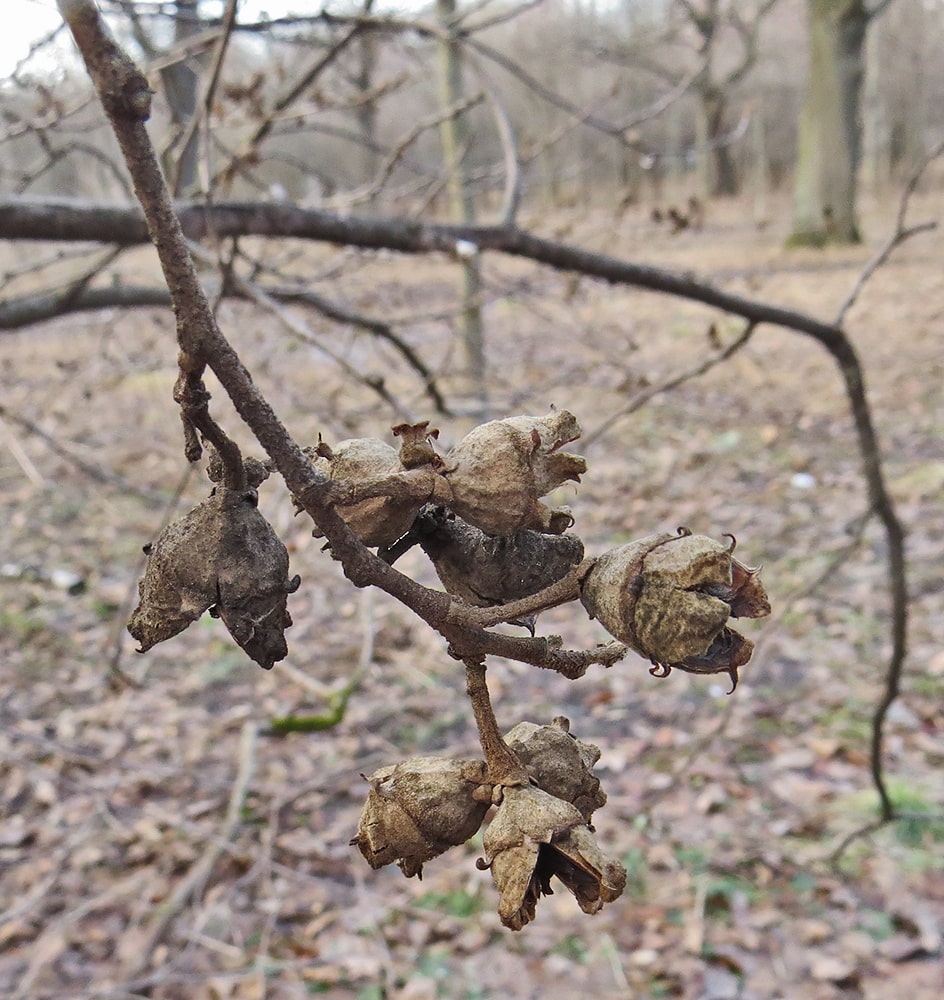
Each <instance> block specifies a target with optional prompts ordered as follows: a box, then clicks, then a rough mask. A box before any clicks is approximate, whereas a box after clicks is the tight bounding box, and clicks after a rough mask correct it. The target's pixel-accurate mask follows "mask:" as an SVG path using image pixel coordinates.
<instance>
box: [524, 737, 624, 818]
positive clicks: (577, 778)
mask: <svg viewBox="0 0 944 1000" xmlns="http://www.w3.org/2000/svg"><path fill="white" fill-rule="evenodd" d="M568 727H569V723H568V722H567V720H566V719H555V720H554V723H553V724H552V725H550V726H539V725H537V724H536V723H533V722H519V723H518V725H517V726H515V727H514V729H512V730H511V731H510V732H508V733H506V734H505V742H506V743H507V744H508V746H509V747H510V748H511V749H512V750H514V752H515V753H516V754H517V755H518V760H520V761H521V763H522V764H523V765H524V767H525V769H526V770H527V772H528V774H529V775H530V776H531V780H532V781H533V782H534V783H535V784H536V785H537V786H538V788H540V789H542V790H543V791H545V792H547V793H548V794H549V795H553V796H554V797H555V798H558V799H563V800H564V801H565V802H570V803H571V804H572V805H574V806H576V807H577V809H578V810H579V811H580V814H581V816H583V818H584V821H585V822H586V823H589V822H590V820H591V818H592V816H593V813H594V811H595V810H597V809H600V808H602V807H603V806H604V805H605V804H606V793H605V792H604V791H603V789H602V788H601V787H600V779H599V778H597V777H596V775H594V774H593V767H594V765H595V764H596V762H597V761H598V760H599V759H600V749H599V747H595V746H593V744H591V743H583V742H582V741H581V740H578V739H577V738H576V737H575V736H572V735H571V734H570V732H569V731H568Z"/></svg>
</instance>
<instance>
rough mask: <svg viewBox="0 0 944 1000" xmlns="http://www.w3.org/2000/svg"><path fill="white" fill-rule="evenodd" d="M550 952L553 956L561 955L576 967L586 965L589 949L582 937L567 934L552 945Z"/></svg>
mask: <svg viewBox="0 0 944 1000" xmlns="http://www.w3.org/2000/svg"><path fill="white" fill-rule="evenodd" d="M551 952H552V953H553V954H554V955H563V957H564V958H566V959H568V960H569V961H571V962H574V963H576V964H577V965H586V964H587V961H588V955H589V952H590V949H589V948H588V947H587V943H586V941H584V939H583V938H582V937H580V936H579V935H577V934H568V935H567V936H566V937H564V938H562V939H561V940H560V941H558V942H557V944H556V945H554V947H553V948H552V949H551Z"/></svg>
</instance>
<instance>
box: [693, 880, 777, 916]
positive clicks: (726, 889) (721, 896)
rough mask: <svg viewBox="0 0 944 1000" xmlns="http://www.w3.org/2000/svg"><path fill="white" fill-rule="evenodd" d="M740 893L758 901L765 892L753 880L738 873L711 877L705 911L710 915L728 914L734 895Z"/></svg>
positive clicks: (706, 895)
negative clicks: (741, 876) (750, 880)
mask: <svg viewBox="0 0 944 1000" xmlns="http://www.w3.org/2000/svg"><path fill="white" fill-rule="evenodd" d="M739 895H740V896H744V897H745V898H746V899H747V900H748V901H749V902H757V900H758V899H760V897H761V896H762V895H763V894H762V893H761V892H760V890H759V889H758V888H757V887H756V886H755V885H754V884H753V883H752V882H749V881H747V880H746V879H743V878H740V877H739V876H737V875H722V876H720V877H717V878H712V879H710V880H709V882H708V885H707V888H706V889H705V913H706V914H707V915H708V916H709V917H725V916H727V915H728V914H730V912H731V910H732V908H733V907H732V901H733V899H734V897H735V896H739Z"/></svg>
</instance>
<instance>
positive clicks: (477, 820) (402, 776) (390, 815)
mask: <svg viewBox="0 0 944 1000" xmlns="http://www.w3.org/2000/svg"><path fill="white" fill-rule="evenodd" d="M366 780H367V781H368V782H369V783H370V791H369V792H368V794H367V802H366V803H365V804H364V809H363V812H362V813H361V818H360V822H359V823H358V827H357V836H356V837H354V839H353V840H352V841H351V844H352V845H354V846H356V847H357V848H358V849H359V850H360V852H361V854H363V855H364V858H365V859H366V860H367V863H368V864H369V865H370V866H371V868H382V867H383V866H384V865H389V864H391V863H392V862H394V861H395V862H396V863H397V864H398V865H399V866H400V868H401V870H402V871H403V874H404V875H406V876H407V878H410V877H412V876H413V875H420V876H422V873H423V864H424V863H425V862H427V861H429V860H431V859H432V858H435V857H437V856H438V855H440V854H442V853H443V852H444V851H447V850H448V849H449V848H450V847H456V846H458V845H459V844H464V843H465V842H466V841H467V840H468V839H469V838H470V837H472V836H473V835H474V834H475V832H476V831H477V830H478V828H479V827H480V826H481V825H482V820H483V819H484V818H485V813H486V812H487V811H488V808H489V804H490V802H491V786H490V785H487V783H486V772H485V764H484V762H483V761H478V760H449V759H446V758H443V757H413V758H411V759H410V760H405V761H402V762H401V763H399V764H395V765H393V766H390V767H382V768H381V769H380V770H379V771H376V772H375V773H374V774H372V775H371V776H370V777H369V778H367V779H366Z"/></svg>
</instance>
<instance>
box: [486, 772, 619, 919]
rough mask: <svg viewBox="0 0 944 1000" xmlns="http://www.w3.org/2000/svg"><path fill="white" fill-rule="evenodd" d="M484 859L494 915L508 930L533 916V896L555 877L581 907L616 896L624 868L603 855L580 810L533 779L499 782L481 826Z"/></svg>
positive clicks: (591, 908)
mask: <svg viewBox="0 0 944 1000" xmlns="http://www.w3.org/2000/svg"><path fill="white" fill-rule="evenodd" d="M483 846H484V848H485V859H484V861H480V862H479V863H478V864H479V867H480V868H489V869H491V873H492V880H493V881H494V883H495V886H496V888H497V889H498V892H499V903H498V915H499V917H501V921H502V923H503V924H504V925H505V926H506V927H510V928H511V929H512V930H515V931H517V930H521V928H522V927H524V926H525V924H527V923H529V922H530V921H531V920H533V919H534V915H535V910H536V908H537V904H538V900H539V899H540V897H541V896H542V895H544V896H548V895H551V894H552V893H553V889H552V888H551V879H552V878H553V877H555V876H556V877H557V878H558V879H559V880H560V882H561V883H562V884H563V885H564V887H565V888H566V889H567V890H568V891H570V892H571V893H573V895H574V897H575V898H576V900H577V903H578V905H579V906H580V909H581V910H583V911H584V913H596V912H597V911H598V910H599V909H600V908H601V907H602V906H603V905H604V903H609V902H612V901H613V900H614V899H618V898H619V896H620V895H621V894H622V892H623V889H624V888H625V887H626V870H625V868H623V866H622V865H621V864H620V862H619V861H617V860H616V859H615V858H610V857H608V856H607V855H605V854H604V853H603V852H602V851H601V850H600V848H599V846H598V845H597V842H596V839H595V838H594V835H593V831H592V830H591V829H590V827H589V826H588V825H587V822H586V820H585V819H584V817H583V816H582V815H581V813H580V810H579V809H577V807H576V806H574V805H572V804H571V803H570V802H566V801H564V800H563V799H559V798H556V797H555V796H553V795H549V794H548V793H547V792H545V791H543V790H542V789H540V788H537V787H535V786H533V785H531V786H517V787H510V788H504V789H503V790H502V801H501V804H500V805H499V807H498V811H497V812H496V814H495V818H494V819H493V820H492V822H491V823H490V824H489V827H488V829H487V830H486V831H485V838H484V841H483Z"/></svg>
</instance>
